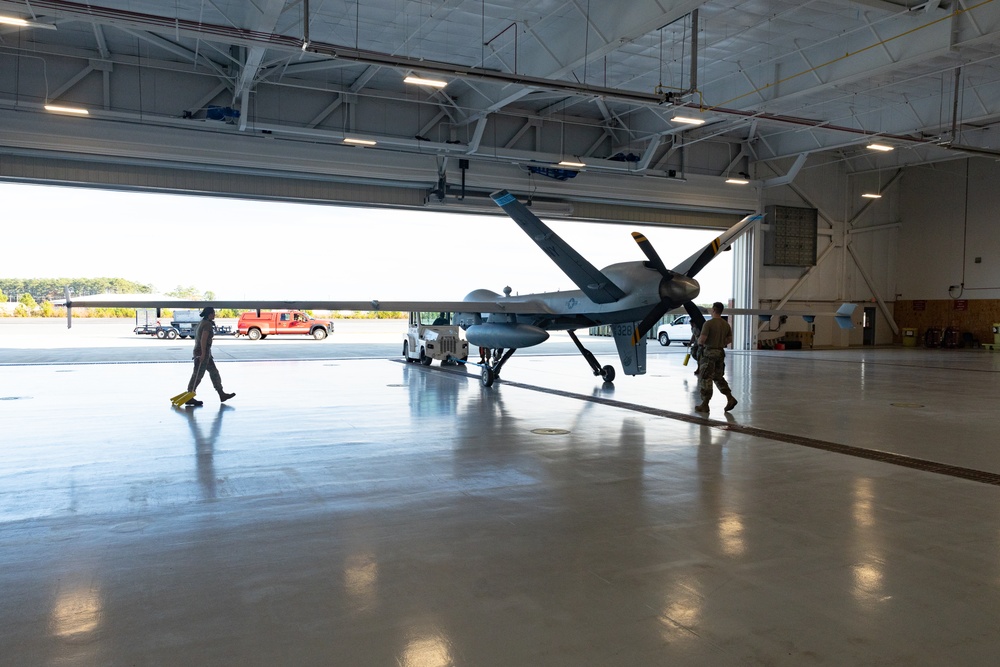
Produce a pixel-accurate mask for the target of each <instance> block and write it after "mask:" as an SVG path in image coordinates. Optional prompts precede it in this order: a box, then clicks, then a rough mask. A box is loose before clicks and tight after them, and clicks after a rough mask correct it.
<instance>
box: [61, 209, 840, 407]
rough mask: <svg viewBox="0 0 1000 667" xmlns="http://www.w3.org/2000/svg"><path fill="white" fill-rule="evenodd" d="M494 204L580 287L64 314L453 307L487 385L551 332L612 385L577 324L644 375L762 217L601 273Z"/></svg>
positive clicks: (83, 300)
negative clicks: (705, 274)
mask: <svg viewBox="0 0 1000 667" xmlns="http://www.w3.org/2000/svg"><path fill="white" fill-rule="evenodd" d="M490 197H492V199H493V201H494V202H496V204H497V205H498V206H500V208H502V209H503V211H504V212H505V213H507V215H509V216H510V217H511V218H512V219H513V220H514V221H515V222H516V223H517V224H518V225H519V226H520V227H521V229H523V230H524V231H525V233H527V234H528V236H529V237H530V238H531V239H532V240H533V241H534V242H535V243H536V244H537V245H538V247H539V248H541V249H542V251H543V252H544V253H545V254H546V255H548V257H549V258H550V259H551V260H552V261H553V262H555V264H556V265H557V266H558V267H559V268H560V269H562V271H563V272H564V273H565V274H566V275H567V276H568V277H569V278H570V280H572V281H573V282H574V283H575V284H576V286H577V287H578V288H579V289H577V290H570V291H565V292H543V293H538V294H522V295H518V296H511V295H510V290H509V288H508V289H507V290H505V292H506V293H505V294H504V295H500V294H497V293H496V292H493V291H491V290H487V289H479V290H475V291H473V292H470V293H469V294H468V295H467V296H466V297H465V299H463V300H462V301H304V300H303V301H224V300H214V301H184V300H172V301H170V302H163V301H154V300H129V301H121V300H102V299H101V297H80V298H77V299H75V300H71V299H70V297H69V295H68V294H67V296H66V302H65V305H66V306H67V317H68V321H69V322H70V325H72V308H73V306H76V307H84V306H90V307H122V306H124V307H135V308H162V307H172V308H204V307H207V306H212V307H214V308H234V309H246V310H254V309H256V310H262V309H300V310H305V309H322V310H358V311H411V312H412V311H447V312H453V313H455V316H454V318H453V320H452V322H453V323H454V324H457V325H459V326H461V327H462V328H463V329H465V333H466V338H467V339H468V341H469V344H471V345H476V346H479V347H483V348H488V349H489V350H491V354H490V357H489V359H488V360H487V363H485V364H477V365H480V366H482V373H481V380H482V384H483V386H486V387H490V386H492V385H493V382H494V381H495V380H496V378H497V377H498V376H499V374H500V370H501V369H502V368H503V366H504V364H505V363H506V362H507V360H508V359H510V357H511V355H513V354H514V352H516V351H517V350H518V349H521V348H525V347H531V346H534V345H538V344H540V343H542V342H544V341H545V340H546V339H548V337H549V331H566V332H567V333H568V334H569V336H570V338H571V339H572V340H573V343H574V344H575V345H576V347H577V348H578V349H579V350H580V353H581V354H582V355H583V357H584V359H586V360H587V363H588V364H589V365H590V368H591V370H592V371H593V373H594V375H595V376H600V377H601V378H603V379H604V381H605V382H613V381H614V378H615V369H614V367H613V366H610V365H605V366H601V365H600V363H598V361H597V359H596V358H595V357H594V355H593V353H591V352H590V350H588V349H586V348H585V347H584V346H583V344H582V343H581V342H580V339H579V338H578V337H577V335H576V330H577V329H584V328H589V327H595V326H601V325H610V328H611V334H612V336H613V337H614V340H615V345H616V346H617V348H618V356H619V358H620V360H621V365H622V371H623V372H624V373H625V374H626V375H642V374H644V373H645V372H646V334H647V333H648V332H649V330H650V329H651V328H652V327H653V326H654V325H656V323H657V322H658V321H659V320H660V319H661V318H662V317H663V316H664V315H665V314H667V313H668V312H670V311H671V310H673V309H675V308H683V309H684V310H685V311H687V312H688V314H690V315H691V320H692V323H693V324H694V325H696V326H697V327H698V328H701V326H702V325H704V323H705V316H704V314H703V313H702V312H701V310H700V309H699V308H698V307H697V306H696V305H695V304H694V299H695V298H697V296H698V293H699V291H700V287H699V285H698V281H697V280H695V279H694V277H695V275H697V274H698V272H699V271H701V270H702V269H703V268H705V266H706V265H707V264H708V263H709V262H710V261H712V259H713V258H714V257H715V256H716V255H718V254H719V253H720V252H722V251H724V250H728V249H729V246H730V245H731V244H732V242H733V241H734V240H735V239H736V237H738V236H739V235H740V234H741V233H742V232H743V231H745V230H746V229H747V228H748V227H749V226H750V225H752V224H753V223H754V222H756V221H758V220H760V219H762V217H763V216H761V215H749V216H747V217H745V218H743V219H742V220H740V222H738V223H737V224H735V225H733V226H732V227H730V228H729V229H728V230H727V231H726V232H724V233H723V234H722V235H721V236H719V237H718V238H716V239H715V240H713V241H712V242H711V243H709V244H708V245H706V246H705V247H704V248H702V249H701V250H699V251H698V252H696V253H694V254H693V255H691V256H690V257H688V258H687V259H686V260H684V261H683V262H681V263H680V264H678V265H677V266H676V267H674V268H673V269H668V268H667V267H666V265H665V264H664V263H663V260H661V259H660V256H659V255H658V254H657V253H656V250H654V249H653V246H652V244H651V243H650V242H649V240H647V239H646V237H645V236H643V235H642V234H639V233H638V232H633V233H632V237H633V238H634V239H635V242H636V243H637V244H638V245H639V248H640V250H641V251H642V253H643V254H644V255H645V256H646V261H631V262H621V263H618V264H612V265H610V266H607V267H605V268H604V269H597V268H596V267H595V266H593V265H592V264H591V263H590V262H588V261H587V260H586V259H585V258H584V257H583V256H582V255H580V253H578V252H577V251H576V250H574V249H573V248H572V247H571V246H570V245H569V244H568V243H566V241H564V240H563V239H562V238H560V237H559V236H558V235H557V234H556V233H555V232H554V231H552V229H550V228H549V227H548V226H547V225H546V224H545V223H544V222H542V221H541V220H539V219H538V217H537V216H535V214H534V213H532V211H531V209H529V208H528V207H527V206H525V205H524V204H522V203H521V202H520V201H518V200H517V198H516V197H514V195H512V194H510V193H509V192H507V191H506V190H500V191H498V192H494V193H493V194H492V195H490ZM852 311H853V306H848V305H846V304H845V306H844V307H841V309H840V310H839V311H837V313H835V314H833V315H834V316H835V317H836V318H837V322H838V324H840V326H841V327H843V328H850V327H851V326H852V324H851V312H852ZM729 312H730V313H732V314H757V315H764V316H766V315H768V314H773V313H781V314H796V315H801V316H803V317H805V318H806V319H807V320H809V321H811V318H813V317H815V315H817V314H822V313H786V312H784V311H759V310H730V311H729Z"/></svg>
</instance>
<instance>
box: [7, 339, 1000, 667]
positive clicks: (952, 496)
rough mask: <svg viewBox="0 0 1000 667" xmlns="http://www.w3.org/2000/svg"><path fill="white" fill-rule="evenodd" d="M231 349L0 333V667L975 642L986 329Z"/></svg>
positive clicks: (555, 661)
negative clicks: (952, 344)
mask: <svg viewBox="0 0 1000 667" xmlns="http://www.w3.org/2000/svg"><path fill="white" fill-rule="evenodd" d="M188 345H190V342H188ZM171 347H180V345H179V344H178V345H171ZM286 347H288V348H289V349H290V350H291V349H293V348H294V347H295V346H286ZM544 347H545V346H542V347H540V348H538V349H539V350H542V349H544ZM654 348H658V346H654ZM163 349H164V350H165V349H166V348H163ZM238 349H239V348H238V346H236V345H235V344H234V345H232V346H230V347H226V346H225V345H222V346H219V355H218V356H219V358H220V360H222V361H220V368H221V372H222V376H223V378H224V380H225V384H226V387H227V389H229V390H232V391H236V392H237V397H236V398H235V399H233V400H232V401H231V405H230V404H227V405H225V406H220V404H219V402H218V400H217V399H216V398H215V397H214V395H212V392H211V389H210V386H209V385H208V382H207V380H206V382H205V385H204V386H203V391H202V395H201V397H202V398H204V399H205V407H203V408H200V409H172V408H171V406H170V404H169V402H168V400H167V399H168V397H169V396H171V395H173V394H175V393H178V392H179V391H181V390H182V389H183V388H184V385H185V383H186V380H187V374H188V365H187V364H186V363H172V362H170V361H169V360H166V359H165V358H164V360H163V361H160V362H157V361H155V360H153V361H152V362H150V363H128V361H129V359H130V356H129V355H125V354H123V353H122V352H121V350H120V349H117V348H112V351H111V352H108V354H110V355H111V356H115V355H119V356H121V358H120V359H119V361H121V362H123V363H72V361H71V359H69V358H71V357H73V356H74V355H73V354H72V353H63V354H64V356H62V357H59V355H57V354H55V353H51V354H50V355H49V356H54V357H59V358H58V359H57V360H56V363H52V364H46V365H39V364H37V363H34V362H36V361H37V356H32V355H35V353H29V352H25V353H24V354H26V355H27V356H29V357H32V359H33V360H34V361H33V362H31V363H24V364H21V365H15V363H16V362H11V361H10V359H11V357H12V356H13V357H16V356H17V354H18V353H17V352H16V350H12V349H11V348H6V349H4V350H0V352H2V353H4V354H6V355H7V356H6V357H4V359H5V360H6V361H7V364H6V365H3V366H0V424H2V426H0V429H2V430H0V438H2V445H0V454H2V455H0V493H2V495H0V497H2V499H3V501H2V503H0V522H2V523H0V526H2V529H0V591H2V592H3V595H2V602H0V664H3V665H60V666H65V665H101V666H105V665H213V666H214V665H389V666H405V667H410V666H412V667H436V666H443V665H503V666H511V665H574V666H578V665H685V666H692V665H706V666H708V665H711V666H718V665H809V664H825V665H862V664H863V665H944V664H949V665H994V664H996V655H997V651H998V649H1000V622H998V620H1000V618H998V613H997V610H998V609H1000V487H998V486H997V484H998V482H1000V450H998V446H997V443H998V439H997V435H996V423H997V421H996V414H997V412H996V408H997V403H996V397H997V396H998V395H1000V355H995V354H990V353H988V352H984V351H964V350H954V351H944V350H912V349H878V350H865V351H861V350H850V351H815V352H773V353H770V352H754V353H734V354H732V355H731V356H730V359H729V362H730V363H729V366H730V368H729V376H730V377H731V382H732V385H733V387H734V390H735V393H736V396H737V397H738V398H739V399H740V405H739V406H737V408H736V409H735V410H734V411H733V412H732V414H731V415H730V416H729V417H726V416H725V415H724V414H723V413H722V409H721V408H722V405H723V403H724V399H722V397H721V396H718V395H716V398H715V403H714V404H713V411H712V413H711V414H710V415H709V417H708V418H707V419H702V418H701V417H700V416H698V415H697V414H696V413H695V412H694V411H693V410H692V407H693V405H694V404H695V400H696V398H695V393H694V390H695V378H694V376H693V375H692V374H691V370H692V368H691V367H684V366H683V365H682V364H681V359H682V350H681V349H677V348H675V347H672V348H667V349H656V350H654V349H653V348H651V352H654V351H655V354H651V356H650V360H649V373H648V375H647V376H646V377H640V378H628V377H622V378H619V379H618V380H617V381H616V383H615V386H614V387H613V388H611V387H603V386H602V385H601V383H600V381H599V380H596V379H595V378H593V377H592V376H591V375H590V374H589V371H588V370H587V368H586V365H585V363H584V362H583V360H582V359H581V358H580V357H579V356H575V355H574V356H571V355H566V356H531V355H528V354H523V355H522V354H520V353H519V354H518V355H516V356H515V357H514V358H513V360H512V361H511V362H510V364H509V365H508V367H507V368H506V369H505V370H504V373H503V376H504V381H503V382H501V383H499V384H498V385H496V386H495V387H493V388H492V389H484V388H482V387H480V385H479V382H478V377H477V376H472V375H466V374H465V371H464V369H461V368H460V369H439V368H437V367H436V366H435V367H432V368H429V369H428V368H423V367H420V366H415V365H409V364H403V363H401V362H400V361H399V360H398V357H397V358H396V359H379V358H375V359H371V358H356V357H357V355H353V356H352V355H351V354H350V353H349V352H348V351H347V350H346V346H342V347H341V348H337V347H336V346H331V347H329V348H327V358H325V359H296V358H295V354H294V353H289V354H288V355H286V356H287V358H285V359H280V360H272V361H263V360H244V361H224V359H226V358H229V357H231V356H232V355H231V354H229V352H228V350H238ZM245 349H250V348H245ZM276 349H278V347H277V346H273V347H272V348H270V350H271V351H273V350H276ZM309 349H310V350H312V351H313V353H315V352H314V351H315V350H316V349H318V348H316V347H315V346H314V347H312V348H309ZM608 349H610V348H608ZM82 355H83V353H80V354H78V355H77V356H78V357H79V358H83V356H82ZM43 356H44V355H43ZM152 356H154V357H155V356H157V355H155V354H153V355H152ZM272 356H274V355H272ZM278 356H281V355H278ZM599 356H600V355H599ZM605 359H607V360H608V361H610V358H609V357H603V356H602V362H604V361H605ZM871 456H874V457H875V460H873V459H872V458H868V457H871ZM940 464H945V465H940Z"/></svg>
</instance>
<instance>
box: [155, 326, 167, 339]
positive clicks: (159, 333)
mask: <svg viewBox="0 0 1000 667" xmlns="http://www.w3.org/2000/svg"><path fill="white" fill-rule="evenodd" d="M156 337H157V338H159V339H160V340H163V339H164V338H166V337H167V332H166V331H164V330H163V329H157V330H156Z"/></svg>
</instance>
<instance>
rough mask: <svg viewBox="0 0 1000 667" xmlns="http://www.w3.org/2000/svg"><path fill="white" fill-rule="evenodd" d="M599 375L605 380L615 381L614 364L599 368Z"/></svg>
mask: <svg viewBox="0 0 1000 667" xmlns="http://www.w3.org/2000/svg"><path fill="white" fill-rule="evenodd" d="M601 377H602V378H604V381H605V382H614V381H615V369H614V366H605V367H604V368H602V369H601Z"/></svg>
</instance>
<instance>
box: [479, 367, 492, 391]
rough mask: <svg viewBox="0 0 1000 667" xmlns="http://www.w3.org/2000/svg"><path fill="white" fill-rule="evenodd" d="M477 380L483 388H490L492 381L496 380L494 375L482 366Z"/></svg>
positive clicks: (488, 368)
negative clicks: (481, 371)
mask: <svg viewBox="0 0 1000 667" xmlns="http://www.w3.org/2000/svg"><path fill="white" fill-rule="evenodd" d="M479 379H480V381H481V382H482V383H483V386H484V387H492V386H493V381H494V380H495V379H496V375H494V373H493V371H492V370H491V369H490V367H489V366H484V367H483V373H482V375H480V376H479Z"/></svg>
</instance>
